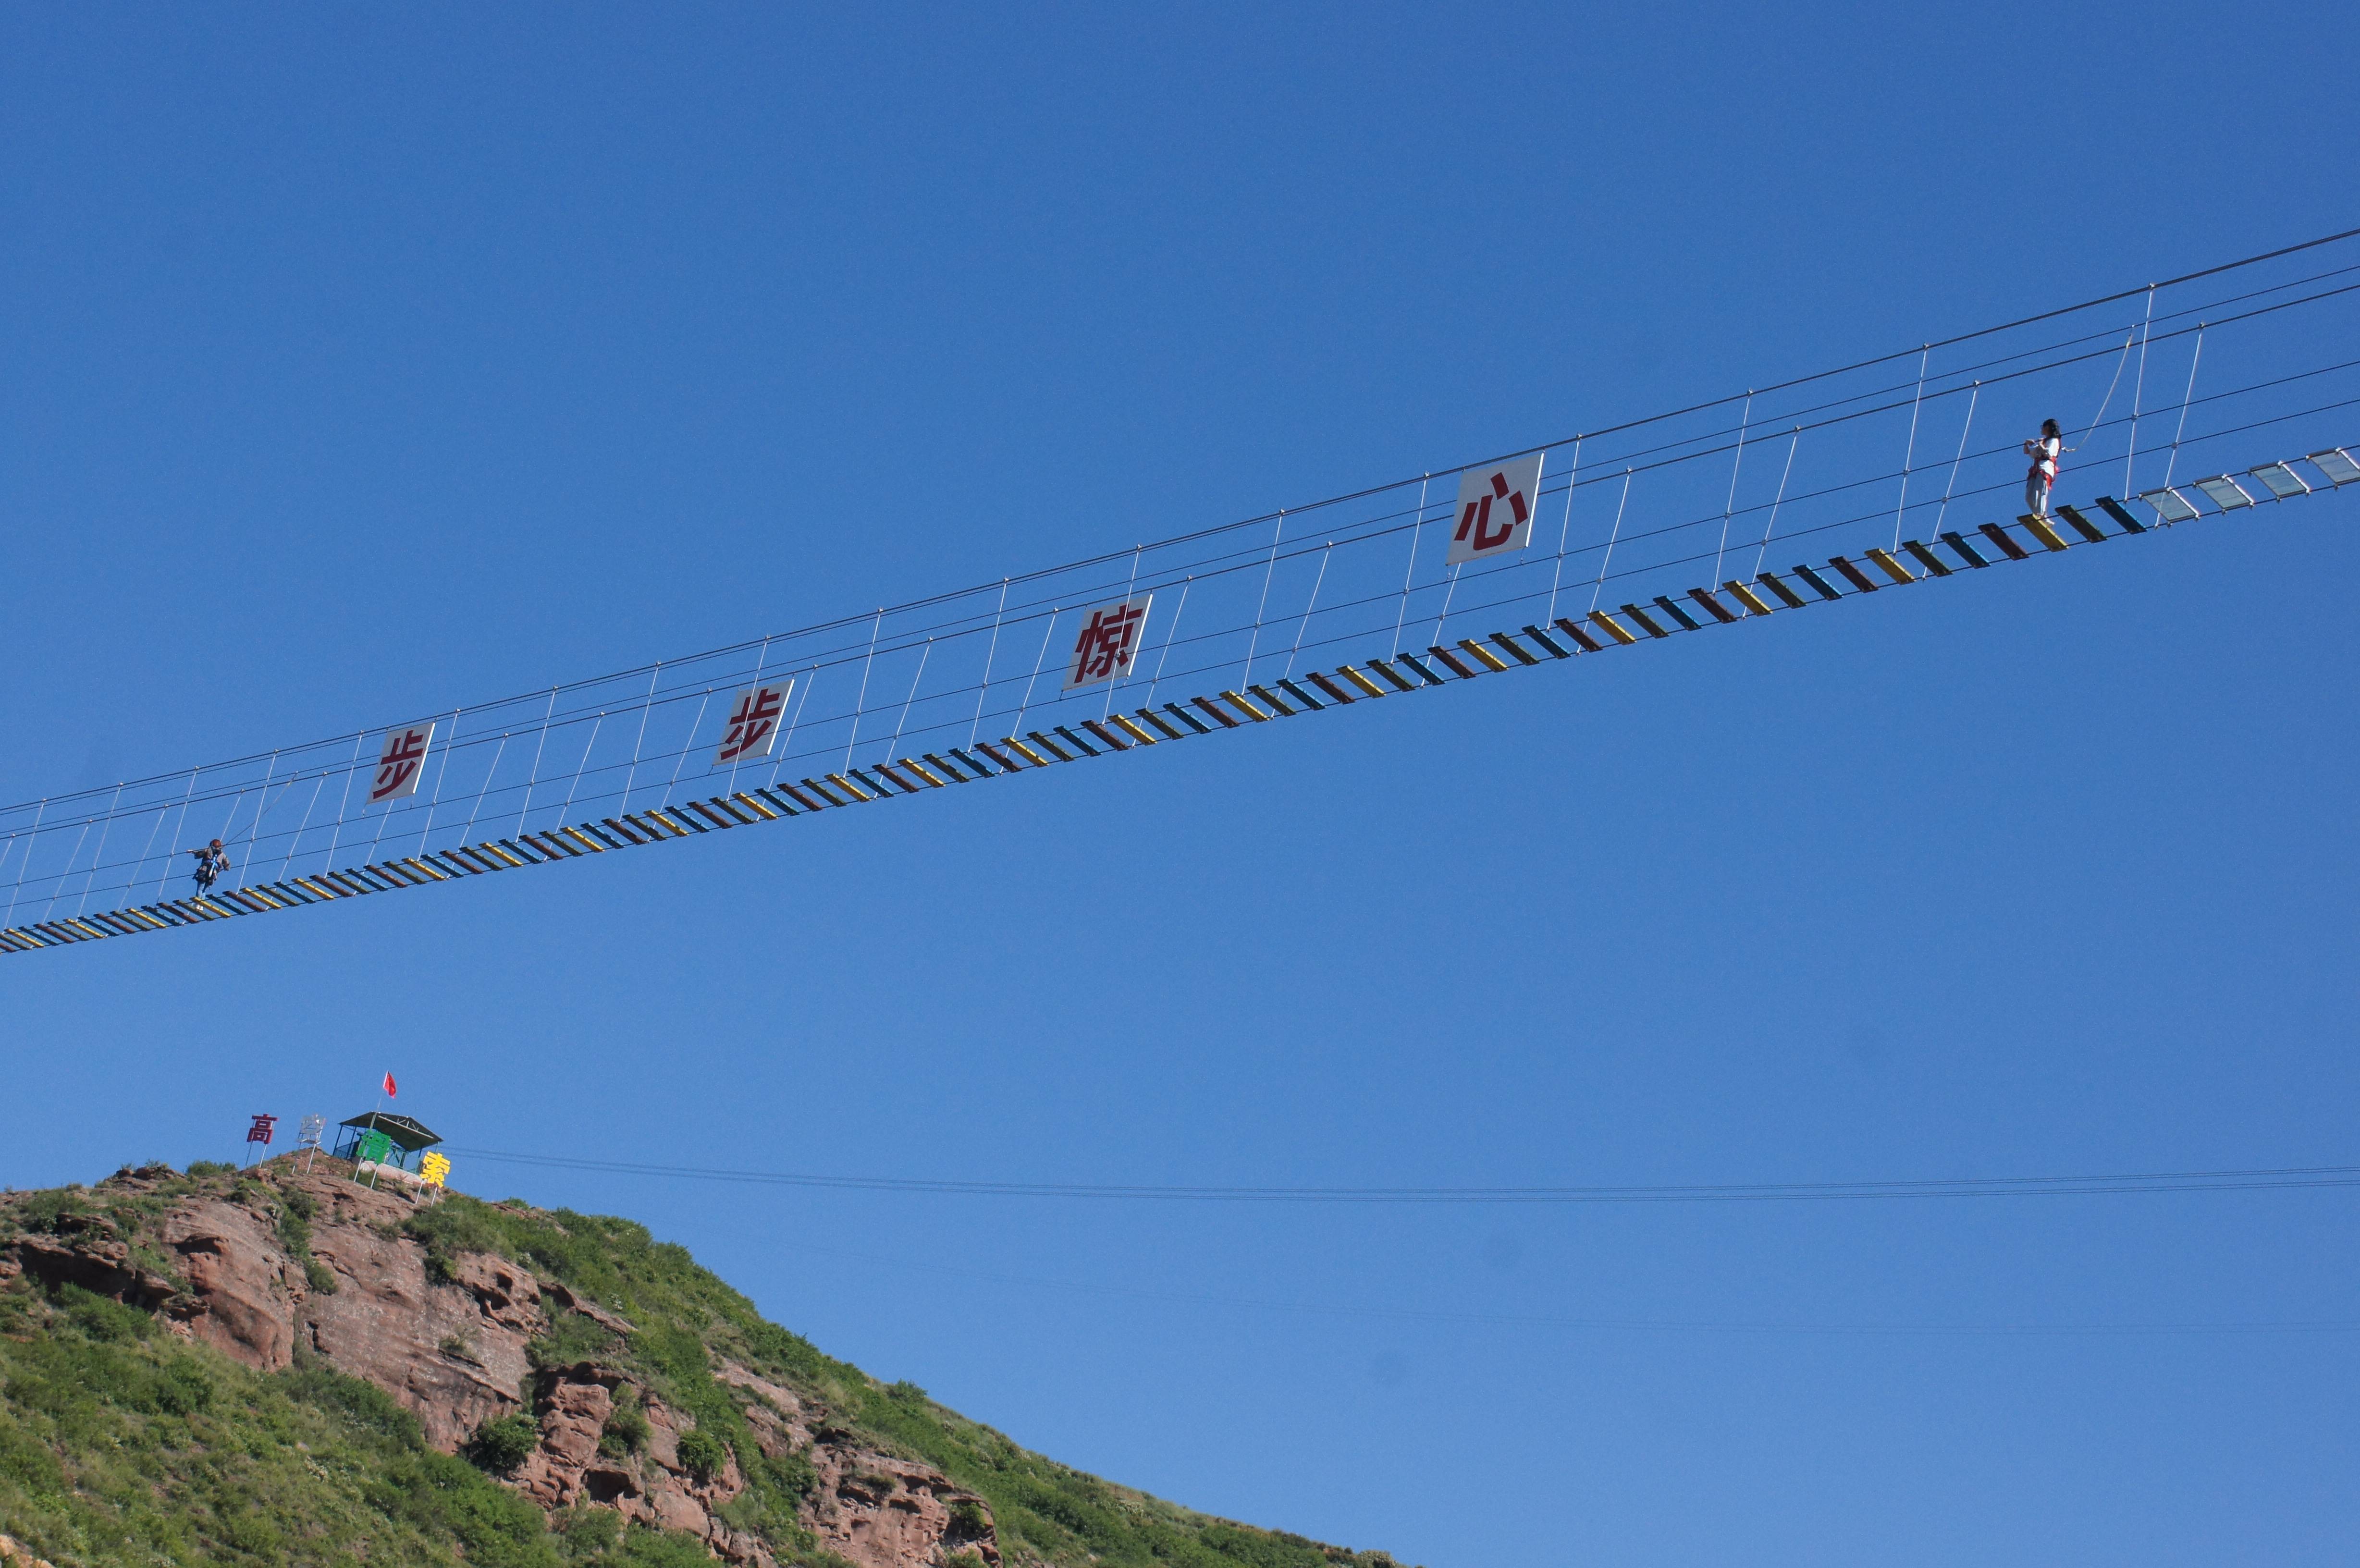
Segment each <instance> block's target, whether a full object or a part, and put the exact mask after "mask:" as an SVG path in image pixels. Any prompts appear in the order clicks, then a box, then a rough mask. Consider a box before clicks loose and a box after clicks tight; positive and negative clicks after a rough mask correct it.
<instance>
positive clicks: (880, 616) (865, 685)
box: [664, 604, 885, 801]
mask: <svg viewBox="0 0 2360 1568" xmlns="http://www.w3.org/2000/svg"><path fill="white" fill-rule="evenodd" d="M884 626H885V608H884V606H883V605H881V604H880V605H879V606H878V609H877V619H876V620H875V622H873V623H872V624H871V626H870V629H869V657H868V658H867V659H863V660H861V663H860V695H859V696H858V697H856V698H854V699H853V700H852V738H851V739H849V740H847V741H846V742H845V743H844V766H845V767H847V768H850V767H851V766H852V748H853V747H854V746H858V745H859V744H860V715H861V714H862V713H865V712H867V711H868V708H869V668H870V667H871V666H872V665H874V664H875V663H876V662H877V634H878V633H879V632H880V631H882V630H883V629H884ZM671 799H672V792H671V791H670V790H666V791H665V792H664V800H666V801H670V800H671Z"/></svg>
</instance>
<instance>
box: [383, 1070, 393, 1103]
mask: <svg viewBox="0 0 2360 1568" xmlns="http://www.w3.org/2000/svg"><path fill="white" fill-rule="evenodd" d="M385 1097H386V1098H387V1099H388V1100H390V1099H392V1098H393V1074H392V1073H387V1074H386V1075H385Z"/></svg>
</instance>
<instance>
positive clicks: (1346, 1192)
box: [452, 1149, 2360, 1204]
mask: <svg viewBox="0 0 2360 1568" xmlns="http://www.w3.org/2000/svg"><path fill="white" fill-rule="evenodd" d="M452 1152H453V1153H454V1154H464V1155H465V1156H467V1157H468V1158H470V1159H475V1160H500V1161H504V1162H507V1163H510V1164H517V1165H533V1166H540V1167H542V1168H545V1169H552V1170H568V1171H615V1172H618V1173H622V1174H626V1175H635V1176H666V1177H680V1178H687V1179H692V1180H698V1181H739V1182H748V1183H755V1184H760V1185H766V1186H782V1187H813V1188H833V1189H838V1190H847V1191H853V1192H903V1193H921V1194H926V1195H931V1196H949V1197H991V1198H1062V1199H1095V1200H1109V1199H1111V1200H1121V1201H1128V1202H1151V1203H1443V1204H1497V1203H1520V1204H1524V1203H1547V1204H1575V1203H1579V1204H1593V1203H1615V1204H1622V1203H1857V1202H1867V1201H1893V1200H1900V1199H1919V1200H1922V1199H1929V1198H1979V1199H1985V1198H2032V1197H2099V1196H2108V1195H2115V1194H2122V1195H2136V1194H2152V1193H2161V1192H2286V1191H2294V1192H2303V1191H2322V1190H2333V1189H2343V1188H2354V1187H2360V1165H2301V1166H2275V1167H2260V1168H2251V1169H2228V1170H2202V1171H2124V1172H2114V1173H2107V1174H2101V1175H2068V1176H1968V1177H1951V1178H1943V1177H1935V1178H1917V1177H1909V1178H1901V1179H1872V1180H1865V1181H1751V1182H1682V1183H1666V1184H1650V1185H1636V1186H1603V1185H1601V1186H1571V1185H1565V1186H1546V1185H1535V1186H1481V1187H1472V1186H1470V1187H1360V1186H1320V1187H1285V1186H1251V1187H1234V1186H1198V1185H1152V1184H1145V1183H1138V1184H1132V1183H1112V1182H1082V1181H952V1180H942V1179H936V1178H925V1177H900V1176H848V1175H834V1174H825V1173H820V1172H814V1171H745V1170H734V1169H728V1168H720V1167H712V1166H697V1165H664V1164H655V1163H650V1162H645V1161H639V1160H594V1159H590V1158H587V1157H585V1156H577V1155H551V1154H528V1153H517V1152H513V1151H510V1150H506V1149H453V1150H452Z"/></svg>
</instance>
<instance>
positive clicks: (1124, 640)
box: [1065, 593, 1155, 691]
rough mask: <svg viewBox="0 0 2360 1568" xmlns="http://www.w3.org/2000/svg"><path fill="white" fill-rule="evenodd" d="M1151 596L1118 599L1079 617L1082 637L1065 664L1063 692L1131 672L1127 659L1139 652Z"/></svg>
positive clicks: (1145, 594) (1147, 594)
mask: <svg viewBox="0 0 2360 1568" xmlns="http://www.w3.org/2000/svg"><path fill="white" fill-rule="evenodd" d="M1154 597H1155V595H1153V593H1142V594H1141V595H1140V596H1139V597H1138V598H1136V599H1118V600H1116V601H1115V602H1114V603H1113V604H1100V605H1099V606H1098V608H1096V609H1094V610H1092V611H1090V612H1089V613H1088V614H1087V615H1084V616H1083V617H1082V635H1081V637H1080V638H1079V639H1078V640H1076V642H1075V644H1074V653H1073V657H1072V658H1071V659H1068V660H1067V661H1066V664H1065V690H1066V691H1078V690H1079V689H1080V688H1082V687H1084V686H1095V685H1097V684H1098V682H1099V681H1111V680H1113V679H1114V678H1115V677H1116V676H1118V675H1127V674H1129V673H1130V672H1131V659H1132V657H1133V656H1134V655H1135V654H1137V653H1138V651H1139V641H1140V633H1141V631H1142V629H1143V628H1144V627H1145V626H1146V625H1147V606H1148V604H1150V603H1151V602H1152V601H1153V599H1154Z"/></svg>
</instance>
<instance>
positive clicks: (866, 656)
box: [0, 230, 2360, 953]
mask: <svg viewBox="0 0 2360 1568" xmlns="http://www.w3.org/2000/svg"><path fill="white" fill-rule="evenodd" d="M2355 328H2360V230H2354V231H2351V232H2348V233H2344V234H2333V235H2329V236H2325V237H2323V238H2321V239H2316V240H2311V241H2309V242H2306V243H2304V244H2301V245H2292V246H2288V247H2284V248H2281V249H2278V250H2273V251H2270V252H2267V253H2265V254H2262V255H2257V256H2248V257H2245V258H2243V259H2240V260H2236V261H2233V262H2229V263H2225V264H2223V265H2221V266H2218V267H2208V268H2205V269H2204V270H2202V271H2201V272H2195V273H2191V274H2188V275H2186V276H2184V277H2180V278H2172V279H2169V280H2167V281H2164V282H2159V283H2152V284H2147V285H2143V286H2141V287H2138V288H2136V289H2125V290H2123V291H2121V292H2119V293H2114V294H2111V295H2107V296H2105V297H2103V298H2101V299H2092V300H2086V301H2083V302H2081V303H2079V304H2074V305H2068V306H2064V307H2060V308H2058V309H2055V310H2044V311H2042V312H2040V313H2038V314H2036V315H2033V316H2029V317H2026V318H2023V319H2020V320H2016V321H2008V322H2005V323H2002V324H2000V325H1996V326H1991V327H1984V328H1981V329H1978V330H1975V331H1972V332H1962V333H1959V334H1955V335H1952V336H1950V337H1948V338H1945V339H1943V340H1941V341H1939V342H1931V343H1921V344H1918V345H1917V346H1915V347H1912V348H1908V349H1906V350H1901V351H1897V352H1895V353H1892V354H1884V355H1880V356H1877V357H1875V358H1873V359H1868V360H1863V361H1859V362H1856V363H1853V364H1851V365H1842V366H1839V367H1837V368H1834V369H1830V370H1823V371H1819V372H1815V373H1812V374H1810V375H1807V376H1797V377H1792V378H1789V379H1786V380H1784V381H1781V382H1779V383H1777V384H1775V385H1773V386H1768V387H1752V388H1748V389H1746V390H1744V391H1743V392H1742V393H1736V394H1732V395H1729V396H1726V397H1717V398H1714V399H1712V400H1710V401H1708V402H1704V403H1699V404H1694V405H1691V406H1689V407H1687V408H1679V409H1675V410H1672V411H1670V412H1666V413H1661V414H1655V415H1650V416H1647V417H1645V418H1643V419H1633V420H1629V421H1626V422H1622V423H1620V424H1616V425H1614V426H1612V427H1610V428H1608V429H1604V430H1591V431H1586V432H1579V433H1576V434H1574V435H1570V436H1568V437H1565V438H1563V439H1561V440H1556V441H1548V442H1546V443H1543V444H1541V445H1538V446H1532V447H1527V448H1524V449H1523V450H1521V451H1519V452H1512V453H1508V454H1506V455H1503V456H1500V457H1494V458H1490V459H1486V460H1484V461H1482V462H1480V463H1470V464H1464V465H1454V466H1453V467H1450V468H1448V469H1442V470H1437V471H1434V472H1426V473H1421V474H1417V475H1415V476H1413V477H1408V478H1404V479H1398V480H1394V481H1393V482H1391V483H1388V484H1385V485H1378V486H1374V487H1372V488H1370V489H1366V490H1361V491H1358V492H1355V493H1353V494H1351V495H1340V496H1335V497H1330V498H1328V499H1326V500H1321V501H1317V502H1314V503H1311V504H1309V505H1306V506H1294V507H1287V508H1284V509H1281V510H1279V511H1275V512H1271V513H1266V514H1263V515H1261V516H1258V517H1249V518H1245V519H1241V520H1240V521H1237V522H1232V523H1229V524H1224V525H1221V526H1219V527H1215V528H1205V529H1200V530H1196V531H1193V532H1187V533H1183V534H1179V535H1176V536H1175V537H1172V538H1169V539H1162V540H1159V541H1157V542H1154V543H1146V544H1138V545H1134V546H1131V547H1130V548H1128V549H1123V550H1109V551H1106V552H1104V553H1100V554H1097V555H1094V556H1091V557H1089V558H1087V559H1085V560H1081V561H1071V562H1067V563H1065V564H1063V565H1058V566H1054V567H1049V568H1045V569H1042V570H1038V571H1034V572H1027V573H1024V574H1022V575H1020V576H1012V577H1009V578H1005V579H1002V580H1001V581H1000V582H997V583H986V584H982V585H979V586H976V587H971V588H967V589H963V590H960V591H957V592H954V593H943V594H938V595H934V596H932V597H927V598H923V599H918V600H913V601H912V602H909V603H906V604H898V605H892V606H887V607H881V608H879V609H876V610H873V611H869V612H867V613H864V614H861V615H851V616H846V617H842V618H839V619H835V620H830V621H825V622H822V623H819V624H816V625H814V626H804V627H802V628H800V629H796V630H792V631H785V632H779V633H774V634H771V635H769V636H765V637H759V638H756V639H752V640H748V641H745V642H740V643H737V644H733V645H731V646H729V647H727V648H716V649H713V650H710V651H707V652H704V653H698V654H693V655H690V656H688V657H685V658H681V659H666V660H661V661H659V662H657V663H654V664H651V665H646V666H642V667H639V668H638V669H634V670H622V671H617V672H616V673H613V674H608V675H604V676H599V677H595V678H593V679H591V680H587V681H574V682H569V683H563V684H558V685H552V686H550V687H548V688H545V689H541V690H538V691H530V692H526V693H522V694H519V695H516V696H512V697H508V698H503V699H499V700H497V701H492V702H481V703H475V704H467V705H459V706H454V707H452V708H449V709H446V710H444V711H443V712H441V713H435V714H432V715H426V716H423V717H420V718H417V719H415V720H412V721H405V722H400V723H395V724H369V725H366V726H364V727H362V728H359V729H357V730H354V731H349V732H346V733H344V734H343V735H336V736H332V737H330V738H327V739H324V740H318V741H312V742H307V743H304V744H300V745H296V746H282V747H278V748H275V749H272V750H270V751H268V752H258V753H255V754H252V755H249V756H246V757H236V758H232V759H230V760H227V761H222V762H213V763H207V764H203V765H201V766H198V767H193V768H180V769H177V770H174V771H171V772H168V773H160V774H155V775H151V776H149V777H146V778H142V779H130V780H126V781H124V782H122V783H118V784H115V785H111V786H104V787H102V788H98V789H84V790H80V791H76V792H73V793H69V794H60V795H56V796H51V797H46V798H43V799H39V800H28V801H24V802H20V803H18V804H16V805H12V806H6V807H0V891H5V894H6V903H5V911H0V951H5V952H8V953H31V952H39V951H44V950H47V949H49V948H55V947H63V946H71V945H74V944H76V943H80V942H93V941H100V940H104V939H105V938H108V937H115V936H131V935H137V934H140V933H143V932H148V931H169V930H172V929H175V928H177V927H181V926H192V925H202V924H208V923H212V922H214V921H219V920H239V919H243V918H246V917H248V916H253V915H262V914H270V913H276V912H279V911H281V910H287V909H302V908H308V907H310V906H312V905H317V904H330V903H335V902H337V901H339V900H342V899H345V898H366V897H370V896H372V895H375V894H379V893H390V892H396V891H399V890H402V889H405V888H412V887H429V886H432V885H435V884H440V883H448V882H460V881H465V880H467V879H469V878H472V877H484V876H494V875H497V874H500V873H503V872H507V871H516V870H523V869H526V868H528V867H532V866H550V865H554V864H558V863H561V862H565V861H572V860H577V859H580V858H582V857H584V856H585V855H604V854H607V853H609V852H615V851H621V850H625V849H631V848H639V847H647V846H652V845H656V844H670V843H674V842H677V841H680V840H683V839H689V838H695V837H701V836H703V835H705V834H708V833H727V832H731V831H734V830H736V829H738V828H752V827H758V826H761V825H763V824H766V823H773V822H791V821H793V820H795V819H798V818H802V817H807V816H813V815H818V814H824V813H825V812H828V811H844V810H850V809H852V808H855V807H859V806H866V805H874V804H878V803H880V802H883V801H888V800H899V799H901V798H902V797H905V796H915V795H923V794H926V793H928V792H930V791H933V790H937V789H958V788H964V787H966V786H968V785H979V784H984V783H989V782H992V781H994V780H998V779H1010V778H1016V777H1021V776H1022V775H1024V774H1028V773H1032V772H1037V771H1039V770H1040V769H1043V768H1054V767H1058V766H1061V765H1065V764H1072V763H1080V762H1084V761H1094V760H1106V759H1109V758H1112V757H1126V756H1131V755H1133V754H1138V753H1145V752H1151V751H1153V750H1154V749H1155V748H1157V747H1159V746H1167V745H1175V744H1179V743H1183V742H1193V741H1197V740H1210V739H1212V738H1213V737H1215V736H1218V735H1226V734H1229V733H1230V732H1232V731H1235V730H1239V729H1243V728H1249V727H1251V726H1253V725H1257V724H1273V723H1277V722H1280V721H1284V720H1292V719H1296V718H1306V719H1308V718H1312V717H1314V716H1319V715H1331V714H1336V713H1342V712H1344V711H1345V710H1348V709H1352V708H1356V707H1359V706H1361V705H1363V704H1366V703H1371V702H1386V701H1390V700H1393V699H1395V698H1402V699H1406V698H1410V697H1415V696H1420V695H1424V694H1428V693H1434V692H1440V691H1450V690H1452V689H1454V688H1455V687H1458V686H1459V685H1462V684H1464V683H1466V682H1468V681H1479V680H1489V679H1491V678H1493V677H1501V676H1504V677H1514V676H1519V675H1526V674H1532V673H1534V672H1536V671H1540V670H1558V669H1562V668H1566V667H1568V666H1570V667H1579V666H1580V665H1581V663H1582V662H1583V661H1584V660H1586V659H1590V658H1592V657H1595V656H1599V655H1612V654H1622V653H1625V652H1628V651H1629V650H1632V649H1634V648H1642V647H1645V646H1649V645H1652V644H1653V643H1655V642H1656V641H1659V640H1663V639H1666V638H1669V637H1678V636H1686V635H1688V634H1689V633H1695V632H1710V631H1719V630H1721V629H1723V628H1727V627H1732V626H1743V625H1749V624H1751V623H1754V622H1756V621H1761V620H1775V619H1777V618H1778V617H1780V616H1783V615H1791V614H1795V613H1799V612H1804V611H1816V610H1822V609H1828V608H1831V607H1833V606H1836V605H1840V604H1846V603H1849V602H1852V601H1854V600H1857V599H1861V598H1863V597H1865V596H1867V595H1868V594H1871V593H1892V592H1899V591H1903V590H1906V589H1912V588H1928V587H1933V586H1936V585H1939V584H1946V583H1952V582H1955V581H1961V580H1964V579H1967V578H1978V579H1979V578H1980V575H1981V574H1982V573H1983V572H1987V571H1990V570H1994V569H1996V568H2002V567H2013V566H2016V565H2027V564H2029V563H2032V562H2036V561H2049V560H2052V559H2054V558H2055V557H2058V556H2061V555H2064V554H2067V553H2070V552H2072V551H2075V550H2083V549H2086V548H2088V547H2091V546H2095V545H2100V544H2108V543H2115V542H2125V543H2128V542H2135V541H2151V540H2153V539H2157V538H2158V537H2161V535H2162V534H2163V531H2164V530H2167V529H2174V528H2178V527H2180V526H2181V525H2192V524H2197V523H2204V524H2207V525H2210V524H2212V523H2214V522H2216V521H2234V520H2237V519H2244V518H2246V517H2262V516H2265V515H2267V514H2268V513H2270V512H2271V511H2272V510H2273V509H2275V508H2278V507H2283V506H2289V505H2301V506H2308V507H2310V508H2312V509H2340V506H2339V503H2337V502H2336V501H2334V500H2332V499H2330V500H2319V499H2314V498H2315V497H2321V496H2333V495H2334V494H2335V493H2336V492H2339V491H2342V490H2344V489H2345V488H2347V487H2349V486H2352V485H2360V461H2355V452H2360V440H2355V438H2360V429H2355V426H2360V331H2355ZM2081 411H2086V414H2087V417H2086V419H2067V418H2066V417H2065V416H2066V415H2067V414H2068V413H2079V412H2081ZM2044 417H2055V418H2057V419H2059V422H2060V425H2062V426H2063V427H2064V430H2065V440H2066V441H2067V443H2068V446H2067V450H2066V452H2065V454H2064V458H2063V472H2062V474H2060V477H2059V480H2058V483H2057V487H2056V499H2055V501H2053V502H2052V503H2051V504H2050V505H2049V508H2048V509H2047V510H2046V511H2045V512H2044V511H2041V510H2038V509H2029V508H2027V506H2025V505H2024V503H2025V500H2026V497H2025V495H2024V493H2023V492H2024V483H2025V480H2024V470H2025V467H2026V465H2027V460H2026V457H2025V455H2024V445H2023V441H2024V438H2025V437H2027V436H2028V435H2030V434H2031V433H2032V432H2033V430H2036V429H2037V428H2038V424H2039V422H2040V420H2041V419H2043V418H2044ZM2068 496H2072V497H2075V498H2074V499H2067V497H2068ZM2232 537H2234V536H2232ZM1774 549H1775V550H1778V551H1779V552H1780V555H1779V560H1780V561H1788V563H1787V564H1784V565H1776V566H1774V565H1772V564H1771V557H1772V551H1773V550H1774ZM1822 551H1824V552H1826V553H1824V554H1822V553H1821V552H1822ZM1791 553H1799V554H1800V555H1802V556H1804V557H1807V558H1816V559H1800V560H1792V561H1789V555H1790V554H1791ZM214 840H219V841H220V843H221V844H222V846H223V848H222V858H223V860H224V861H225V863H226V865H225V867H224V869H222V870H221V871H220V872H219V874H218V875H217V876H215V877H213V880H211V881H210V883H208V884H207V885H204V886H202V887H198V888H196V889H195V890H193V891H191V892H189V893H187V894H186V896H176V895H175V893H174V891H173V887H174V884H175V883H176V882H185V881H186V880H187V879H188V878H189V876H190V871H191V860H190V856H191V852H192V849H193V848H195V847H198V846H203V845H207V844H211V843H212V842H213V841H214Z"/></svg>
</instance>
